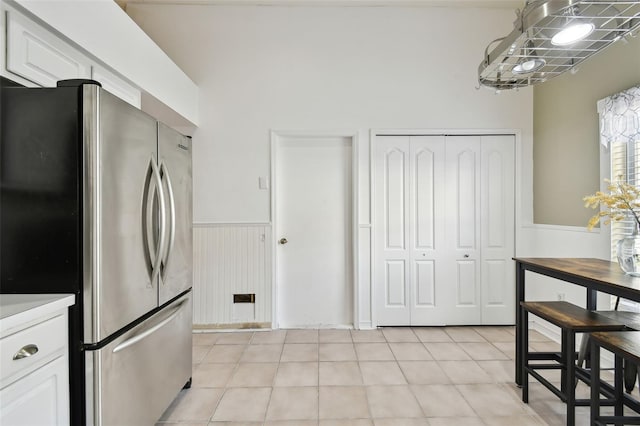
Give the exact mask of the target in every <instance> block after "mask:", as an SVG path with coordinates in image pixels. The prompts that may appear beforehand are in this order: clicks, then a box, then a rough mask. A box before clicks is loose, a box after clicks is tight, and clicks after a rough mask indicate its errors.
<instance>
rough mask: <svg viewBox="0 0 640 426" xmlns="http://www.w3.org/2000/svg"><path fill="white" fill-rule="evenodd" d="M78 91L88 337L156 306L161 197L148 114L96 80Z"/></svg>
mask: <svg viewBox="0 0 640 426" xmlns="http://www.w3.org/2000/svg"><path fill="white" fill-rule="evenodd" d="M83 96H84V99H83V108H84V129H83V131H84V150H85V153H84V155H85V159H86V166H85V174H86V176H85V179H84V181H85V182H86V183H85V188H84V205H85V208H84V211H85V220H84V223H85V259H86V261H85V267H84V268H85V271H84V273H85V278H84V282H85V283H84V294H83V303H84V324H85V326H84V342H85V343H95V342H98V341H100V340H102V339H104V338H105V337H107V336H109V335H110V334H112V333H114V332H115V331H118V330H119V329H121V328H122V327H124V326H125V325H127V324H129V323H130V322H132V321H134V320H136V319H137V318H139V317H141V316H142V315H144V314H145V313H147V312H149V311H150V310H151V309H154V308H155V307H157V306H158V289H157V280H156V282H152V278H151V277H152V276H153V275H154V265H155V264H156V263H157V262H156V260H157V259H156V258H157V257H159V256H157V255H159V248H158V247H157V246H158V245H159V241H158V240H159V238H158V234H159V228H160V225H159V222H161V220H159V219H158V218H159V217H160V216H159V215H158V214H157V207H156V205H159V204H161V201H163V200H162V199H161V198H160V197H159V195H160V191H158V187H159V186H158V185H159V182H160V172H159V168H158V167H157V165H156V164H154V163H155V162H157V125H156V121H155V120H154V119H153V118H151V117H149V116H148V115H146V114H145V113H143V112H142V111H140V110H138V109H136V108H134V107H132V106H130V105H129V104H127V103H126V102H124V101H122V100H120V99H118V98H116V97H115V96H113V95H111V94H109V93H107V92H105V91H104V90H102V89H100V88H98V87H97V86H93V85H91V86H84V87H83ZM158 266H159V265H158Z"/></svg>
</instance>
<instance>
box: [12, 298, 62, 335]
mask: <svg viewBox="0 0 640 426" xmlns="http://www.w3.org/2000/svg"><path fill="white" fill-rule="evenodd" d="M74 303H75V296H74V295H73V294H0V333H3V334H4V332H5V331H7V330H10V329H11V328H13V327H15V326H16V325H19V324H24V323H27V322H29V321H32V320H33V319H36V318H38V317H42V316H46V315H49V314H52V313H54V312H57V311H60V310H63V309H65V308H67V307H69V306H71V305H73V304H74Z"/></svg>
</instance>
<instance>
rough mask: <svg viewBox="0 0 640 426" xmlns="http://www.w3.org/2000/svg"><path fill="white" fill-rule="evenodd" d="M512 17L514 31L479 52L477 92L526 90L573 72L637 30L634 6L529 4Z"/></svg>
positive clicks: (638, 5) (638, 13)
mask: <svg viewBox="0 0 640 426" xmlns="http://www.w3.org/2000/svg"><path fill="white" fill-rule="evenodd" d="M516 16H517V17H516V20H515V22H514V30H513V31H512V32H511V33H510V34H509V35H507V36H506V37H502V38H499V39H497V40H494V41H492V42H491V43H489V45H488V46H487V48H486V49H485V52H484V59H483V61H482V62H481V63H480V66H479V67H478V81H479V83H480V85H481V86H486V87H489V88H492V89H498V90H503V89H514V88H518V87H525V86H531V85H534V84H537V83H541V82H544V81H546V80H548V79H550V78H553V77H555V76H557V75H560V74H562V73H564V72H565V71H569V70H572V69H574V67H575V66H576V65H577V64H579V63H580V62H582V61H584V60H585V59H587V58H588V57H590V56H591V55H593V54H595V53H597V52H599V51H600V50H602V49H604V48H605V47H607V46H609V45H610V44H611V43H613V42H615V41H618V40H620V39H622V38H623V37H625V36H628V35H633V34H634V33H635V32H637V31H638V30H639V29H640V1H615V0H609V1H601V0H590V1H579V0H533V1H527V2H526V3H525V5H524V8H523V10H522V11H520V10H517V11H516ZM493 46H495V47H493ZM492 47H493V48H492Z"/></svg>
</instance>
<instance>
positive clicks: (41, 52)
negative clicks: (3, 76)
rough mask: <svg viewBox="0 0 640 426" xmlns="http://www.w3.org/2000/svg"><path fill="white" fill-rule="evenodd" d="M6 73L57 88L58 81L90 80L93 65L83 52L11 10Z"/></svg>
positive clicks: (9, 13)
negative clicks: (72, 79) (71, 79)
mask: <svg viewBox="0 0 640 426" xmlns="http://www.w3.org/2000/svg"><path fill="white" fill-rule="evenodd" d="M6 20H7V21H6V25H7V46H6V49H7V50H6V52H7V63H6V68H7V71H9V72H12V73H14V74H17V75H19V76H20V77H22V78H24V79H27V80H29V81H31V82H33V83H35V84H36V85H38V86H43V87H55V85H56V82H57V81H58V80H64V79H70V78H90V77H91V63H90V62H89V59H88V58H86V57H85V56H84V55H82V54H81V53H80V52H78V51H75V50H74V49H72V48H71V47H70V46H69V45H68V44H66V43H65V42H64V41H62V40H60V39H58V38H56V37H54V36H52V35H51V34H50V33H49V32H48V31H46V30H44V29H43V28H41V27H39V26H38V25H36V24H35V23H33V22H31V21H30V20H28V19H27V18H25V17H24V16H22V15H21V14H19V13H17V12H14V11H12V10H8V11H7V13H6Z"/></svg>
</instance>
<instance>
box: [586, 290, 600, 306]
mask: <svg viewBox="0 0 640 426" xmlns="http://www.w3.org/2000/svg"><path fill="white" fill-rule="evenodd" d="M587 309H588V310H590V311H595V310H597V309H598V292H597V291H595V290H593V289H591V288H587Z"/></svg>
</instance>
